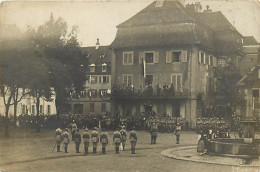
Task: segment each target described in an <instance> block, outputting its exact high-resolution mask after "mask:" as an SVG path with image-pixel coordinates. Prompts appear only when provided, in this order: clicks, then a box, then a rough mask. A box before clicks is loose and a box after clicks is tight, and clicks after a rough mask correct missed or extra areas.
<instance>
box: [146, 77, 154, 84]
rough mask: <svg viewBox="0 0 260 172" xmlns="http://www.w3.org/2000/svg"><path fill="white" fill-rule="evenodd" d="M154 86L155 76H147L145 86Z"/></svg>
mask: <svg viewBox="0 0 260 172" xmlns="http://www.w3.org/2000/svg"><path fill="white" fill-rule="evenodd" d="M150 84H151V85H152V84H153V75H146V78H145V85H150Z"/></svg>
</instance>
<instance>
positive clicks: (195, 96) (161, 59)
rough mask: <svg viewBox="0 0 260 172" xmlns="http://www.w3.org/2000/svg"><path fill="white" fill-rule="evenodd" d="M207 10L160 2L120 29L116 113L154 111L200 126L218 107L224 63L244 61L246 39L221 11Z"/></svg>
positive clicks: (115, 47)
mask: <svg viewBox="0 0 260 172" xmlns="http://www.w3.org/2000/svg"><path fill="white" fill-rule="evenodd" d="M201 11H202V7H201V5H200V4H199V3H196V4H188V5H186V6H183V5H182V4H181V3H180V2H178V1H155V2H153V3H152V4H150V5H149V6H148V7H146V8H145V9H143V10H142V11H140V12H139V13H137V14H136V15H135V16H133V17H132V18H130V19H128V20H127V21H125V22H124V23H122V24H120V25H118V26H117V29H118V30H117V35H116V38H115V40H114V41H113V43H112V44H111V47H112V49H113V55H112V66H113V68H112V82H113V86H112V96H111V103H112V105H111V109H112V112H113V113H114V114H117V115H119V116H130V115H133V114H138V113H141V112H145V111H149V107H151V110H150V111H153V112H154V113H156V114H167V115H169V116H171V117H176V118H180V119H181V120H182V121H183V122H184V123H185V124H186V125H188V126H190V127H191V128H194V127H195V125H196V119H197V118H198V117H201V113H202V109H203V106H205V104H206V105H210V104H213V103H215V102H212V100H213V99H212V97H214V96H215V95H216V87H217V76H216V70H217V67H218V64H219V63H221V61H220V59H224V58H225V59H226V58H228V59H231V60H236V59H237V58H238V57H239V58H242V53H241V52H242V35H241V34H240V33H239V32H238V31H237V30H236V29H235V28H234V27H233V26H232V25H231V24H230V22H229V21H228V20H227V19H226V18H225V16H223V14H222V13H221V12H212V11H211V10H209V9H207V10H205V11H204V12H201ZM148 105H149V106H148Z"/></svg>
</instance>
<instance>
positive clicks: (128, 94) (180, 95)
mask: <svg viewBox="0 0 260 172" xmlns="http://www.w3.org/2000/svg"><path fill="white" fill-rule="evenodd" d="M188 93H189V92H188V89H182V90H173V89H171V88H167V89H164V88H163V89H159V88H156V89H155V90H154V89H153V88H152V87H151V86H150V87H147V88H146V89H142V88H140V89H135V88H133V87H114V88H112V94H111V99H149V100H176V99H187V98H188V95H189V94H188Z"/></svg>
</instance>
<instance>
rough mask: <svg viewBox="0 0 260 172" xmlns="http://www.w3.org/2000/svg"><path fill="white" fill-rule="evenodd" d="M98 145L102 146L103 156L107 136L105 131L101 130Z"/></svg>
mask: <svg viewBox="0 0 260 172" xmlns="http://www.w3.org/2000/svg"><path fill="white" fill-rule="evenodd" d="M100 143H101V144H102V153H103V154H105V153H106V146H107V144H108V134H107V132H106V130H105V129H103V132H102V133H101V134H100Z"/></svg>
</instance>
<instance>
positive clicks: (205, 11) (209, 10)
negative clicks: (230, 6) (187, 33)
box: [203, 5, 212, 13]
mask: <svg viewBox="0 0 260 172" xmlns="http://www.w3.org/2000/svg"><path fill="white" fill-rule="evenodd" d="M206 8H207V9H206V10H204V11H203V12H204V13H210V12H212V10H211V9H209V5H207V6H206Z"/></svg>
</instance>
